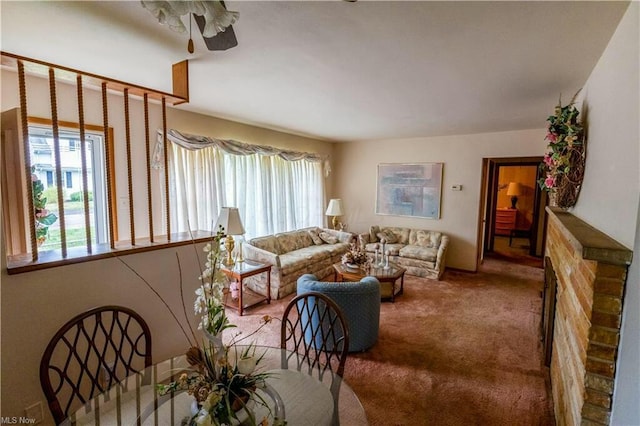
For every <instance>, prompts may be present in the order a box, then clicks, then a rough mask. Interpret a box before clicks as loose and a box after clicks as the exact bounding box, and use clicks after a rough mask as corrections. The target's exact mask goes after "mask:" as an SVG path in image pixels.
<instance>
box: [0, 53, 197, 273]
mask: <svg viewBox="0 0 640 426" xmlns="http://www.w3.org/2000/svg"><path fill="white" fill-rule="evenodd" d="M0 55H1V64H2V66H3V70H9V72H11V71H14V72H16V73H17V80H18V82H17V86H18V92H19V96H18V98H19V105H17V106H18V108H15V109H14V110H13V112H12V113H11V114H9V113H3V117H2V131H3V138H2V166H3V174H2V197H3V205H4V206H5V208H4V214H3V225H4V230H5V235H6V247H7V257H8V259H7V265H8V271H9V273H18V272H24V271H29V270H34V269H41V268H45V267H51V266H56V265H60V264H67V263H76V262H81V261H85V260H87V259H93V258H100V257H106V256H109V255H112V253H113V251H116V250H117V251H119V252H120V251H122V250H135V251H139V250H149V249H154V248H156V247H166V246H167V245H168V244H170V243H172V242H173V241H175V242H176V243H182V242H184V240H186V242H187V243H188V242H190V241H191V239H190V236H186V235H179V236H172V235H171V226H170V223H171V218H170V202H169V190H168V184H169V178H168V173H167V159H166V155H165V156H164V157H165V158H164V171H163V172H162V174H163V176H162V177H161V178H160V179H158V183H157V186H164V188H163V189H164V193H163V196H162V197H161V198H163V199H164V200H163V202H162V203H159V202H157V201H156V202H155V203H154V197H153V194H154V192H155V193H156V194H157V193H158V189H159V188H157V187H156V188H155V191H154V185H153V179H152V170H151V157H152V154H151V152H152V147H151V140H150V139H151V134H152V132H151V131H150V125H151V124H150V123H151V122H152V117H151V114H150V105H149V104H150V103H155V104H156V105H159V109H160V112H159V115H160V117H155V119H156V122H159V123H161V124H160V125H158V127H161V128H162V132H163V133H164V134H165V136H166V129H167V114H166V108H167V105H177V104H180V103H184V102H188V87H189V86H188V62H187V61H183V62H181V63H178V64H175V65H174V66H173V82H174V92H175V93H174V94H169V93H164V92H161V91H158V90H153V89H148V88H145V87H142V86H138V85H134V84H130V83H125V82H121V81H118V80H114V79H110V78H107V77H103V76H99V75H95V74H91V73H86V72H83V71H79V70H75V69H71V68H67V67H62V66H58V65H54V64H50V63H47V62H43V61H39V60H35V59H30V58H26V57H22V56H18V55H15V54H12V53H7V52H0ZM3 72H4V71H3ZM31 76H35V77H40V78H48V86H49V93H48V97H49V103H50V117H44V118H43V117H39V118H38V117H30V116H29V102H31V101H33V99H34V98H35V97H39V99H40V101H41V100H42V98H43V97H46V95H47V93H46V92H44V91H34V92H29V87H28V86H29V84H30V82H31V81H32V77H31ZM62 84H67V85H75V89H76V90H75V92H76V95H75V98H76V105H77V122H76V121H69V120H62V119H61V118H60V117H59V116H60V114H59V104H60V101H59V99H60V97H61V95H60V94H59V91H60V90H61V89H63V87H62V86H61V85H62ZM5 86H6V85H4V84H3V89H2V90H3V92H4V90H9V89H5ZM89 90H93V94H92V96H93V97H94V98H99V99H100V102H99V103H100V106H96V105H95V104H96V102H93V103H91V102H89V101H88V100H87V96H88V95H90V94H91V93H90V92H89ZM97 92H99V93H100V95H101V96H97ZM65 93H66V92H65ZM4 96H5V94H4V93H3V97H4ZM119 96H122V99H123V101H122V102H123V104H122V108H120V107H118V106H117V105H116V104H115V102H117V97H119ZM65 101H66V102H67V103H68V102H69V96H68V95H67V96H66V98H65ZM134 101H135V102H136V104H135V106H134V105H133V104H132V102H134ZM138 104H140V109H141V110H142V112H143V115H144V118H143V120H142V121H144V140H143V141H141V140H140V139H141V138H138V139H135V138H134V137H133V132H132V128H133V126H134V125H138V126H139V125H140V123H139V121H140V120H135V119H133V118H132V117H133V116H134V112H133V111H132V110H134V109H135V107H137V106H138ZM5 108H6V106H5ZM121 109H122V110H123V111H124V113H123V116H122V117H118V116H117V114H116V113H119V112H120V110H121ZM100 110H101V111H100ZM114 111H116V112H114ZM98 112H101V114H98ZM9 115H11V117H9ZM38 115H39V114H38ZM67 115H68V112H67ZM87 116H92V117H96V116H101V117H102V120H103V122H102V124H101V125H99V124H88V123H87V122H86V117H87ZM12 121H13V123H14V125H13V126H12V125H8V124H7V123H11V122H12ZM30 125H39V126H48V127H49V128H50V129H51V138H52V140H53V144H52V145H53V158H54V164H53V169H54V171H55V173H54V179H53V180H54V183H55V186H56V193H55V198H56V199H57V206H58V221H59V223H58V225H57V226H58V227H59V229H60V231H59V236H60V243H59V248H58V249H56V250H49V251H44V250H40V249H39V244H38V243H39V240H38V238H37V237H36V217H35V209H34V198H33V187H32V184H31V172H32V166H33V164H32V161H31V154H30V141H29V132H30V128H29V126H30ZM114 128H115V131H114ZM68 129H73V130H74V131H76V132H77V133H78V139H79V151H80V155H81V160H80V166H79V169H80V179H79V182H81V183H82V184H81V187H82V191H81V192H82V196H81V199H82V215H83V218H82V219H83V220H82V222H83V224H84V231H83V232H84V241H85V242H84V244H83V245H82V247H70V246H69V242H68V234H69V232H68V231H69V229H68V227H69V224H68V223H67V220H66V219H67V218H66V215H65V207H64V205H65V194H64V188H63V175H64V176H65V182H66V183H67V184H68V185H70V186H73V183H72V182H73V180H72V181H71V182H70V181H69V180H68V176H72V175H70V174H64V173H63V172H65V170H63V169H64V167H63V164H62V155H63V154H64V153H63V149H62V146H61V143H60V142H61V136H60V133H61V131H67V130H68ZM96 131H98V132H101V133H102V137H103V141H104V156H103V158H102V162H101V164H100V165H99V167H104V181H105V190H104V194H103V197H104V198H105V200H103V207H104V210H105V211H101V212H100V214H104V215H105V217H106V223H107V228H108V229H107V232H106V233H107V234H108V238H107V240H108V241H105V242H104V243H101V242H100V241H99V240H100V239H99V238H96V237H95V232H97V229H96V228H98V226H97V225H92V221H91V215H92V213H91V210H92V209H91V207H90V194H89V192H90V189H89V188H90V187H91V182H89V176H88V175H89V174H90V173H92V172H91V170H92V169H91V167H89V162H91V161H93V160H92V159H91V158H89V157H87V153H88V152H89V151H90V148H89V147H88V144H87V133H88V132H89V133H90V132H96ZM120 135H124V136H120ZM116 138H122V139H123V140H118V139H116ZM165 140H166V138H165ZM141 142H142V143H144V153H145V154H144V156H140V155H139V154H135V153H134V152H139V150H138V149H137V147H138V144H140V143H141ZM73 144H74V149H75V146H76V145H75V142H73ZM69 146H70V145H69ZM120 150H122V151H120ZM122 152H124V155H121V154H122ZM92 153H93V152H92ZM122 157H124V158H125V159H124V161H122ZM141 166H142V169H141V168H140V167H141ZM124 169H126V176H125V178H124V179H123V178H122V175H123V173H122V171H123V170H124ZM136 173H138V174H140V173H146V176H145V179H144V181H145V183H146V188H145V189H144V190H143V189H142V188H139V187H137V186H136V183H137V182H139V181H140V179H138V180H134V175H136ZM92 174H93V173H92ZM76 180H77V181H78V179H77V178H76ZM138 185H139V183H138ZM139 186H141V185H139ZM160 189H162V188H160ZM91 192H92V193H93V192H94V191H91ZM122 194H126V196H123V195H122ZM134 196H135V198H134ZM141 197H146V203H144V205H145V206H146V210H147V211H146V212H145V214H141V213H140V208H136V207H137V206H140V203H139V202H138V203H137V204H136V202H137V200H138V199H140V198H141ZM123 200H124V201H123ZM120 202H122V203H123V204H126V205H127V207H128V216H129V217H128V224H129V227H128V231H125V236H124V238H122V239H121V238H120V237H121V235H119V233H118V231H119V229H118V223H119V222H121V221H122V220H121V219H123V217H122V215H119V214H118V208H119V207H121V205H120ZM160 205H161V207H158V206H160ZM95 208H96V207H94V209H95ZM158 210H160V211H158ZM162 215H163V216H164V218H165V219H166V220H165V222H164V224H161V223H160V222H159V221H157V220H154V219H155V218H156V217H158V216H162ZM145 221H146V226H145V228H146V229H145V230H143V231H142V232H138V231H137V230H136V224H137V223H138V224H139V223H140V222H145ZM154 224H156V227H154ZM157 228H160V230H158V229H157ZM145 233H146V235H145ZM200 237H204V236H201V235H196V236H195V238H200Z"/></svg>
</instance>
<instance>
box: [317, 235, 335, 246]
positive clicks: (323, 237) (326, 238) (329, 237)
mask: <svg viewBox="0 0 640 426" xmlns="http://www.w3.org/2000/svg"><path fill="white" fill-rule="evenodd" d="M319 237H320V239H321V240H322V241H324V242H325V243H327V244H336V243H337V242H338V238H337V237H334V236H333V235H331V234H330V233H328V232H321V233H320V235H319Z"/></svg>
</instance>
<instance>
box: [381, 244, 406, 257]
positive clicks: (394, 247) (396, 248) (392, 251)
mask: <svg viewBox="0 0 640 426" xmlns="http://www.w3.org/2000/svg"><path fill="white" fill-rule="evenodd" d="M403 247H404V244H386V245H385V246H384V249H385V250H386V251H388V252H389V255H390V256H398V255H399V254H400V250H401V249H402V248H403ZM380 248H381V249H382V247H380ZM374 250H375V249H374Z"/></svg>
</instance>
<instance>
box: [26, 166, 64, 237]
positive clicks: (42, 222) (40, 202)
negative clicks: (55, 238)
mask: <svg viewBox="0 0 640 426" xmlns="http://www.w3.org/2000/svg"><path fill="white" fill-rule="evenodd" d="M34 172H35V168H33V167H32V168H31V186H32V191H33V210H34V214H35V225H36V240H37V241H38V245H42V244H43V243H44V242H45V241H46V240H47V237H48V236H49V226H51V225H53V223H54V222H55V221H56V220H58V217H57V216H56V215H55V214H53V213H50V212H49V210H47V209H46V205H47V197H45V196H44V195H43V193H44V185H43V184H42V181H40V179H38V176H36V174H35V173H34Z"/></svg>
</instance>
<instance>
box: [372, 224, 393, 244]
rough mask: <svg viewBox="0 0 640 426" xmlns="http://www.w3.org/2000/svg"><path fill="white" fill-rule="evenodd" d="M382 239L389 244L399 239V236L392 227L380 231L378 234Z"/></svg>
mask: <svg viewBox="0 0 640 426" xmlns="http://www.w3.org/2000/svg"><path fill="white" fill-rule="evenodd" d="M376 236H377V237H378V239H379V240H380V241H382V240H384V241H385V242H386V243H387V244H393V243H395V242H396V241H398V237H396V234H394V233H393V232H392V231H391V230H390V229H386V228H385V229H381V230H380V232H378V233H377V234H376Z"/></svg>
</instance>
